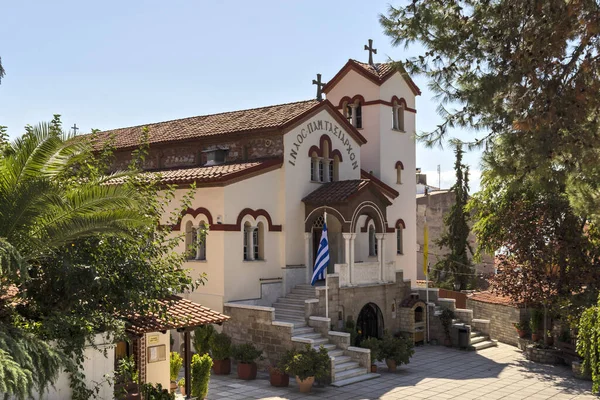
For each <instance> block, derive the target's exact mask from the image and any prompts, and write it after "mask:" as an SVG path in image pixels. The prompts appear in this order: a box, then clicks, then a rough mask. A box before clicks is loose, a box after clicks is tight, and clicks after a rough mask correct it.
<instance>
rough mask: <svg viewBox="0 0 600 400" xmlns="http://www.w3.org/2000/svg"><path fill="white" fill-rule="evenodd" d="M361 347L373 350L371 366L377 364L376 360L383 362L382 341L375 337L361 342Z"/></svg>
mask: <svg viewBox="0 0 600 400" xmlns="http://www.w3.org/2000/svg"><path fill="white" fill-rule="evenodd" d="M360 347H362V348H364V349H369V350H371V364H375V360H379V361H382V360H383V357H381V341H380V340H379V339H377V338H375V337H370V338H368V339H365V340H363V341H362V342H360Z"/></svg>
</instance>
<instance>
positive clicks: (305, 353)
mask: <svg viewBox="0 0 600 400" xmlns="http://www.w3.org/2000/svg"><path fill="white" fill-rule="evenodd" d="M330 366H331V360H330V358H329V353H328V352H327V350H326V349H325V348H324V347H323V346H320V348H319V351H317V350H315V349H314V347H312V346H311V345H310V344H307V345H306V347H305V349H304V350H300V351H296V352H294V353H293V354H291V355H290V357H289V359H288V362H287V364H286V366H285V372H286V373H288V374H290V375H292V376H297V377H298V378H300V379H301V380H304V379H306V378H308V377H311V376H314V377H315V378H316V379H323V378H327V377H328V376H329V369H330Z"/></svg>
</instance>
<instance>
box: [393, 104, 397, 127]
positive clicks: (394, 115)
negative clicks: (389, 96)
mask: <svg viewBox="0 0 600 400" xmlns="http://www.w3.org/2000/svg"><path fill="white" fill-rule="evenodd" d="M392 129H398V109H397V108H396V107H392Z"/></svg>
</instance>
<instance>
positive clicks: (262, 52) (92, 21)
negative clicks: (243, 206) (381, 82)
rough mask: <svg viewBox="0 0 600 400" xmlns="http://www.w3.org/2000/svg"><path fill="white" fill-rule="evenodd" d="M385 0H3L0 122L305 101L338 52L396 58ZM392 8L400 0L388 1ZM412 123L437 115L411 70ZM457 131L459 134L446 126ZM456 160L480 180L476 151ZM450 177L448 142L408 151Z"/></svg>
mask: <svg viewBox="0 0 600 400" xmlns="http://www.w3.org/2000/svg"><path fill="white" fill-rule="evenodd" d="M389 2H390V1H389V0H386V1H380V0H369V1H364V0H361V1H359V0H345V1H337V0H335V1H332V0H331V1H314V0H302V1H294V2H292V1H281V0H279V1H277V0H269V1H267V0H255V1H252V2H248V1H241V0H238V1H232V0H229V1H218V2H209V1H191V0H189V1H171V2H165V1H144V2H143V3H142V2H140V1H137V2H134V1H113V0H105V1H102V2H87V1H61V0H57V1H53V2H42V1H37V2H35V5H34V4H33V3H32V2H24V1H12V0H8V1H6V0H5V1H3V5H2V11H3V18H2V24H0V57H2V62H3V65H4V68H5V69H6V77H5V78H4V79H3V80H2V84H1V85H0V125H6V126H8V131H9V134H10V135H11V136H12V137H14V136H16V135H18V134H20V133H22V131H23V129H22V127H23V126H24V125H26V124H35V123H37V122H39V121H43V120H50V119H51V118H52V114H55V113H58V114H61V115H62V119H63V122H64V124H65V127H70V126H72V125H73V124H74V123H76V124H77V126H78V127H80V128H81V129H82V130H81V132H87V131H89V130H90V129H92V128H98V129H109V128H117V127H123V126H132V125H139V124H144V123H150V122H157V121H163V120H169V119H175V118H182V117H188V116H193V115H202V114H210V113H215V112H221V111H230V110H238V109H244V108H253V107H259V106H265V105H270V104H278V103H285V102H291V101H298V100H304V99H309V98H313V97H314V95H315V87H314V86H312V85H311V81H312V79H313V78H314V77H315V74H316V73H321V74H322V75H323V80H324V81H327V80H328V79H329V78H331V77H332V76H333V75H334V74H335V73H336V72H337V71H338V70H339V69H340V68H341V67H342V66H343V65H344V64H345V62H346V61H347V60H348V58H355V59H358V60H363V61H367V57H368V54H367V52H366V51H364V50H363V45H364V44H366V43H367V40H368V39H373V40H374V46H375V47H376V48H377V49H378V54H377V55H376V56H375V61H376V62H383V61H386V60H387V59H388V57H390V58H392V59H402V58H403V57H406V56H407V55H410V54H414V53H415V51H417V50H418V48H414V49H408V50H405V49H403V48H394V47H392V46H391V45H390V40H389V39H388V38H387V37H386V36H385V35H383V31H382V29H381V27H380V25H379V22H378V15H379V14H380V13H384V12H385V11H386V10H387V7H388V4H389ZM392 4H399V2H392ZM415 82H416V83H417V85H418V86H419V87H420V88H421V90H422V92H423V94H422V96H420V97H419V98H418V99H417V109H418V112H417V130H418V131H427V130H430V129H432V128H433V127H434V126H435V124H436V123H437V122H439V120H440V118H439V117H438V115H437V114H436V112H435V109H436V106H437V104H436V102H435V100H434V99H433V98H432V97H433V95H432V93H431V92H430V91H429V90H428V88H427V83H426V82H425V81H424V79H423V78H421V77H415ZM452 135H453V136H457V137H460V138H463V139H469V138H472V137H473V136H472V134H470V133H467V132H452ZM465 161H466V162H467V163H468V164H470V166H471V169H472V170H473V172H474V175H473V176H472V180H474V181H475V182H473V184H472V189H475V190H476V189H477V188H478V183H477V181H478V170H479V153H470V154H468V155H467V156H466V158H465ZM438 164H440V165H441V169H442V187H447V186H449V185H451V184H452V181H453V176H454V173H453V171H452V168H453V164H454V155H453V153H452V152H451V151H450V150H449V149H444V150H440V149H425V148H424V147H423V146H422V145H420V144H419V145H418V147H417V167H421V168H422V169H423V171H426V172H427V173H428V175H429V182H430V183H431V184H435V185H437V173H436V172H435V170H436V167H437V165H438Z"/></svg>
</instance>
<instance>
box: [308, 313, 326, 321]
mask: <svg viewBox="0 0 600 400" xmlns="http://www.w3.org/2000/svg"><path fill="white" fill-rule="evenodd" d="M308 319H310V320H311V321H321V322H331V318H327V317H316V316H313V315H311V316H310V317H308Z"/></svg>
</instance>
